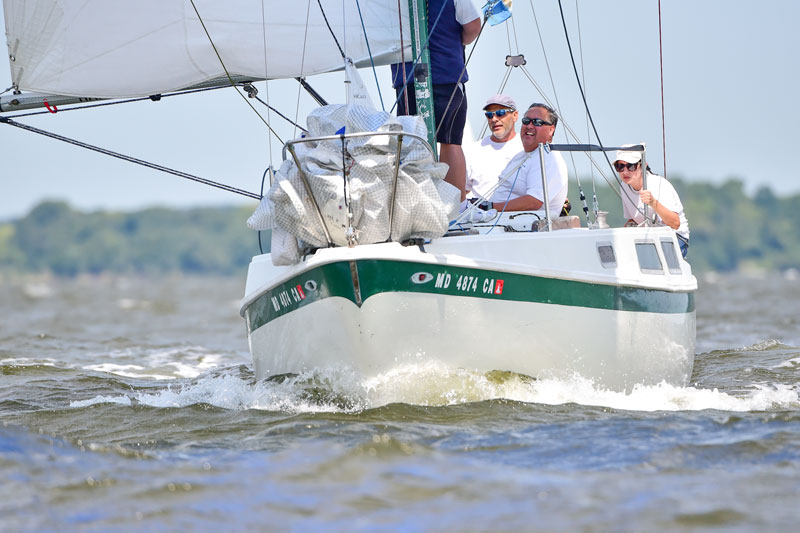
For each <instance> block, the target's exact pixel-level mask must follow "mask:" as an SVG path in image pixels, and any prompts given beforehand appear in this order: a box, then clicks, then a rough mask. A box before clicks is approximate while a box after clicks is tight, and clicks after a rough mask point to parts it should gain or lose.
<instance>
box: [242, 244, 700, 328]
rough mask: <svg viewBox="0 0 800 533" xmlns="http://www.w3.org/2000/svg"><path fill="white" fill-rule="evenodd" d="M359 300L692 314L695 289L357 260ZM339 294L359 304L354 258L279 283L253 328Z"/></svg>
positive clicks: (253, 312)
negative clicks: (422, 297) (457, 300)
mask: <svg viewBox="0 0 800 533" xmlns="http://www.w3.org/2000/svg"><path fill="white" fill-rule="evenodd" d="M356 267H357V271H358V282H359V283H358V288H359V290H360V301H361V302H364V301H366V300H367V299H368V298H370V297H371V296H374V295H376V294H381V293H386V292H411V293H423V294H432V295H440V294H441V295H452V296H466V297H472V298H483V299H486V300H504V301H513V302H534V303H545V304H556V305H568V306H574V307H588V308H594V309H610V310H616V311H635V312H650V313H669V314H672V313H690V312H692V311H694V293H692V292H668V291H662V290H655V289H642V288H637V287H619V286H615V285H601V284H598V283H587V282H582V281H570V280H563V279H554V278H544V277H538V276H527V275H523V274H510V273H508V272H498V271H492V270H482V269H476V268H461V267H452V266H448V265H435V264H420V263H409V262H404V261H389V260H378V259H370V260H361V261H356ZM334 296H335V297H340V298H345V299H347V300H350V301H351V302H353V304H355V305H360V304H359V303H358V301H359V294H358V293H357V292H356V289H355V288H354V284H353V276H352V270H351V264H350V262H339V263H330V264H326V265H322V266H319V267H317V268H314V269H312V270H310V271H308V272H304V273H303V274H301V275H299V276H296V277H294V278H292V279H290V280H288V281H287V282H285V283H283V284H281V285H278V286H277V287H275V288H274V289H272V290H271V291H268V292H266V293H265V294H263V295H261V296H260V297H259V298H257V299H256V300H255V301H254V302H253V303H251V304H250V306H248V308H247V311H246V312H247V317H248V327H249V330H250V331H251V332H252V331H255V330H257V329H258V328H260V327H261V326H263V325H264V324H266V323H268V322H271V321H272V320H275V319H276V318H278V317H280V316H283V315H285V314H287V313H291V312H292V311H294V310H296V309H299V308H301V307H305V306H307V305H310V304H312V303H313V302H316V301H318V300H322V299H325V298H330V297H334Z"/></svg>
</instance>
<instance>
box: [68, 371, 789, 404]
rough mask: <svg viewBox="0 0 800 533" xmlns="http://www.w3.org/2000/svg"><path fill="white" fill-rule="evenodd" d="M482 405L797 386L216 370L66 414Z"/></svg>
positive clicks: (711, 399) (784, 392)
mask: <svg viewBox="0 0 800 533" xmlns="http://www.w3.org/2000/svg"><path fill="white" fill-rule="evenodd" d="M489 400H508V401H515V402H521V403H529V404H542V405H564V404H580V405H585V406H598V407H604V408H611V409H615V410H626V411H643V412H653V411H701V410H706V409H713V410H720V411H731V412H748V411H774V410H778V411H780V410H787V409H798V408H800V391H799V390H798V386H797V385H794V386H792V385H787V384H780V383H774V384H750V385H747V386H743V387H741V388H740V389H738V390H736V391H720V390H718V389H704V388H699V387H696V386H690V387H677V386H674V385H670V384H667V383H664V382H662V383H659V384H657V385H637V386H635V387H633V389H632V390H631V391H628V392H618V391H611V390H608V389H604V388H601V387H598V386H597V385H595V384H594V383H593V382H592V381H591V380H588V379H585V378H583V377H580V376H573V377H571V378H568V379H533V378H530V377H527V376H522V375H519V374H513V373H509V372H490V373H480V372H475V371H470V370H465V369H454V368H449V367H447V366H445V365H443V364H441V363H437V362H426V363H421V364H409V365H404V366H401V367H398V368H396V369H394V370H392V371H391V372H387V373H385V374H381V375H377V376H372V377H369V378H363V377H360V376H357V375H355V374H354V373H352V372H350V371H349V370H347V369H325V370H319V369H318V370H314V371H311V372H307V373H302V374H292V375H280V376H273V377H272V378H269V379H267V380H263V381H255V380H254V379H253V377H252V373H251V372H250V371H249V370H245V371H244V372H243V371H242V370H241V369H240V368H239V367H235V368H234V367H229V368H226V369H219V370H217V371H214V372H212V373H209V374H206V375H203V376H201V377H199V378H196V379H193V380H189V381H184V382H182V383H174V382H173V383H169V384H167V385H166V387H164V386H163V385H162V386H160V387H158V388H154V387H148V388H147V390H143V391H136V390H133V391H131V392H130V393H125V394H121V395H108V394H104V395H98V396H97V397H95V398H91V399H87V400H81V401H80V402H71V403H70V406H71V407H85V406H89V405H95V404H97V403H116V404H120V405H132V404H139V405H144V406H150V407H156V408H182V407H189V406H193V405H198V404H205V405H209V406H212V407H216V408H221V409H230V410H247V409H256V410H266V411H279V412H290V413H316V412H342V413H353V412H360V411H364V410H367V409H373V408H378V407H382V406H385V405H388V404H395V403H403V404H411V405H419V406H431V407H434V406H452V405H461V404H469V403H473V402H482V401H489Z"/></svg>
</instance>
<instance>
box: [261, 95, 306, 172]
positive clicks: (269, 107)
mask: <svg viewBox="0 0 800 533" xmlns="http://www.w3.org/2000/svg"><path fill="white" fill-rule="evenodd" d="M250 98H255V99H256V100H258V101H259V102H260V103H261V104H263V105H265V106H266V107H267V109H268V110H269V111H272V112H273V113H275V114H276V115H278V116H279V117H281V118H282V119H283V120H285V121H286V122H288V123H289V124H291V125H292V126H294V127H295V128H300V129H301V130H303V131H304V132H306V133H308V130H307V129H305V128H304V127H303V126H301V125H300V124H298V123H296V122H294V121H293V120H292V119H290V118H289V117H287V116H286V115H284V114H283V113H281V112H280V111H278V110H277V109H275V108H274V107H272V106H271V105H269V104H268V103H267V102H265V101H264V100H262V99H261V98H259V97H258V95H257V94H255V93H252V96H250ZM270 162H272V144H271V143H270Z"/></svg>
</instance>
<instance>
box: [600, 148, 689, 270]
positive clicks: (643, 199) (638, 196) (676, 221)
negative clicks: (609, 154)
mask: <svg viewBox="0 0 800 533" xmlns="http://www.w3.org/2000/svg"><path fill="white" fill-rule="evenodd" d="M628 146H632V145H629V144H626V145H623V148H625V147H628ZM614 168H615V169H616V171H617V172H618V173H619V177H620V179H621V180H622V181H623V185H622V187H621V188H620V193H621V194H622V212H623V214H624V215H625V218H626V219H628V222H627V223H626V225H630V224H634V225H639V224H641V223H642V222H644V206H645V204H647V205H648V206H649V207H650V213H649V214H650V216H652V215H653V213H655V219H656V222H657V223H661V224H664V225H667V226H669V227H670V228H672V229H674V230H675V233H676V234H677V236H678V244H679V245H680V247H681V254H683V257H684V258H686V254H687V253H689V221H688V220H687V219H686V215H685V214H684V212H683V204H682V203H681V199H680V197H679V196H678V193H677V192H675V187H673V186H672V184H671V183H670V182H668V181H667V180H666V179H665V178H663V177H661V176H658V175H656V174H653V173H652V172H651V171H650V166H649V165H648V167H647V189H645V188H644V187H643V185H644V178H643V174H642V154H641V152H630V151H627V150H618V151H617V159H616V160H615V161H614Z"/></svg>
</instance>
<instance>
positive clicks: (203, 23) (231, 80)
mask: <svg viewBox="0 0 800 533" xmlns="http://www.w3.org/2000/svg"><path fill="white" fill-rule="evenodd" d="M190 1H191V2H192V7H193V8H194V12H195V13H196V14H197V20H199V21H200V25H201V26H203V31H204V32H206V37H208V42H209V43H211V48H213V49H214V53H215V54H217V59H219V64H220V65H222V70H224V71H225V75H226V76H227V77H228V81H229V82H230V83H231V86H233V88H234V89H235V88H236V83H235V82H234V81H233V78H232V77H231V75H230V73H229V72H228V67H226V66H225V62H224V61H222V56H221V55H219V50H217V45H215V44H214V40H213V39H212V38H211V34H210V33H208V28H206V23H205V22H203V17H201V16H200V12H199V11H198V10H197V6H196V5H195V4H194V0H190ZM236 94H238V95H239V96H241V97H242V99H243V100H244V101H245V103H247V105H249V106H250V109H252V110H253V113H255V114H256V115H258V118H260V119H261V122H263V123H264V125H265V126H267V128H269V131H271V132H272V134H273V135H274V136H275V138H277V139H278V141H280V143H281V144H283V140H281V137H280V135H278V133H277V132H276V131H275V130H273V129H272V126H270V125H269V122H267V121H266V120H264V117H262V116H261V114H260V113H259V112H258V110H256V108H255V107H254V106H253V104H251V103H250V101H249V100H248V99H247V97H246V96H245V95H243V94H242V93H240V92H239V91H236Z"/></svg>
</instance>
